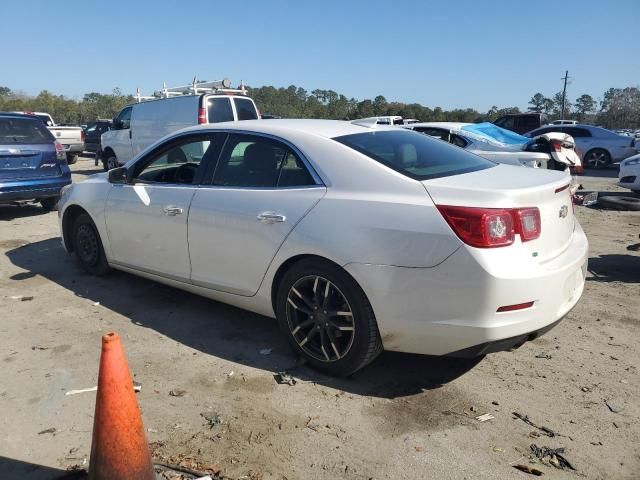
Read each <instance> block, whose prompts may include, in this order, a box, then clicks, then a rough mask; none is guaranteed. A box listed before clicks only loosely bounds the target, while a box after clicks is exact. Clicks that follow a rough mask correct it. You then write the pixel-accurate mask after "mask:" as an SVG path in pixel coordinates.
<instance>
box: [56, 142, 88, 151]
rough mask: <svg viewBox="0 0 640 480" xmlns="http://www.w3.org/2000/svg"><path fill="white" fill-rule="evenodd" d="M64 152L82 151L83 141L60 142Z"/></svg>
mask: <svg viewBox="0 0 640 480" xmlns="http://www.w3.org/2000/svg"><path fill="white" fill-rule="evenodd" d="M61 144H62V148H64V151H65V153H82V152H83V151H84V143H71V144H69V143H62V142H61Z"/></svg>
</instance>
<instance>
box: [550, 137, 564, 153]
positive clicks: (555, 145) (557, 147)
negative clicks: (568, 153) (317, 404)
mask: <svg viewBox="0 0 640 480" xmlns="http://www.w3.org/2000/svg"><path fill="white" fill-rule="evenodd" d="M549 143H550V144H551V150H553V151H554V152H559V151H561V150H562V140H557V139H553V140H551V141H550V142H549Z"/></svg>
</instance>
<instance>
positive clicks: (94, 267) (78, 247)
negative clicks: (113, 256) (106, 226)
mask: <svg viewBox="0 0 640 480" xmlns="http://www.w3.org/2000/svg"><path fill="white" fill-rule="evenodd" d="M73 249H74V251H75V254H76V258H77V259H78V262H79V263H80V265H81V266H82V268H84V269H85V270H86V271H87V272H89V273H91V274H92V275H104V274H105V273H107V272H108V271H109V270H111V269H110V267H109V264H108V263H107V258H106V256H105V254H104V249H103V248H102V241H101V240H100V235H99V234H98V230H97V229H96V226H95V225H94V224H93V221H92V220H91V217H89V215H87V214H86V213H83V214H81V215H79V216H78V218H76V221H75V222H74V224H73Z"/></svg>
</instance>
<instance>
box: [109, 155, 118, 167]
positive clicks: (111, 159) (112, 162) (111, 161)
mask: <svg viewBox="0 0 640 480" xmlns="http://www.w3.org/2000/svg"><path fill="white" fill-rule="evenodd" d="M107 168H108V169H109V170H113V169H114V168H118V160H116V157H113V156H111V157H109V158H107Z"/></svg>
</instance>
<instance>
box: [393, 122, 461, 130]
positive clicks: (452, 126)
mask: <svg viewBox="0 0 640 480" xmlns="http://www.w3.org/2000/svg"><path fill="white" fill-rule="evenodd" d="M465 125H472V124H471V123H464V122H420V123H410V124H409V125H405V127H432V128H444V129H446V130H460V129H462V127H464V126H465Z"/></svg>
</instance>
